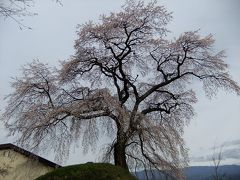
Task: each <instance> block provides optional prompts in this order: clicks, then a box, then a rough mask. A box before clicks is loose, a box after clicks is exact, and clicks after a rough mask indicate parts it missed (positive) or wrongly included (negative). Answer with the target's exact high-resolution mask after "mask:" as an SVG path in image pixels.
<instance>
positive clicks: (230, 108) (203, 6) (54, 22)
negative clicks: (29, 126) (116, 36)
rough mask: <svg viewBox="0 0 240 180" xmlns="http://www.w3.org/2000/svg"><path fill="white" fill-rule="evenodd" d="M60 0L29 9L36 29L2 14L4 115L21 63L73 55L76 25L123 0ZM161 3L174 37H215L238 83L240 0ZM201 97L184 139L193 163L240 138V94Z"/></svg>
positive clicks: (39, 0)
mask: <svg viewBox="0 0 240 180" xmlns="http://www.w3.org/2000/svg"><path fill="white" fill-rule="evenodd" d="M3 1H4V0H3ZM62 3H63V6H60V5H58V4H56V3H54V2H53V1H51V0H36V4H35V7H34V8H32V9H30V10H31V11H33V12H37V13H38V16H34V17H25V18H24V20H23V23H24V24H25V25H27V26H31V27H32V28H33V30H27V29H24V30H19V28H18V25H17V24H16V23H15V22H14V21H12V20H11V19H6V20H4V19H3V18H0V100H1V105H0V113H1V112H2V111H3V110H2V109H3V108H4V106H5V102H4V101H3V97H4V96H5V95H6V94H8V93H9V92H10V91H11V88H10V85H9V82H10V81H11V79H10V77H14V76H16V75H18V74H19V69H20V68H21V66H22V65H24V64H25V63H26V62H31V61H32V59H36V58H38V59H40V61H43V62H48V63H49V64H51V65H56V64H58V61H59V60H65V59H68V58H69V57H70V56H71V55H72V54H73V53H74V49H73V45H74V40H75V39H76V33H75V32H76V25H77V24H82V23H84V22H86V21H88V20H93V21H97V20H98V19H99V15H100V14H103V13H106V14H107V13H109V12H111V11H118V10H119V9H120V7H121V5H122V4H123V3H124V0H118V1H113V0H101V1H99V0H87V1H84V0H62ZM158 4H160V5H164V6H165V7H166V8H167V9H168V10H169V11H172V12H173V21H172V22H171V23H170V24H169V26H168V28H169V29H170V30H171V31H172V33H171V34H170V36H171V37H174V36H175V37H177V36H178V35H179V34H180V33H182V32H184V31H190V30H198V29H200V33H201V34H202V35H207V34H209V33H212V34H213V35H214V37H215V39H216V46H215V48H216V49H217V50H222V49H225V50H226V51H227V58H226V62H227V63H228V64H229V66H230V67H229V71H230V74H231V75H232V77H233V79H234V80H236V81H237V82H238V83H239V84H240V59H239V58H240V41H239V35H240V22H239V17H240V1H239V0H181V1H179V0H158ZM196 87H197V88H198V87H200V86H198V85H197V86H196ZM197 95H198V99H199V101H198V103H197V104H196V105H195V110H196V113H197V115H196V116H195V118H194V119H193V120H192V121H191V123H190V125H189V126H188V127H186V133H185V139H186V143H187V146H188V147H189V149H190V156H191V157H193V158H192V159H193V161H192V164H194V163H195V164H207V165H210V164H209V162H207V161H206V160H204V156H206V157H208V156H209V154H211V153H212V149H211V147H212V146H214V145H216V146H217V145H219V144H222V143H224V142H239V141H238V140H239V139H240V97H237V96H236V95H235V94H231V93H225V92H222V91H220V92H219V93H218V95H217V97H216V98H214V99H212V100H208V99H207V98H206V97H205V96H204V93H203V91H202V90H201V88H198V89H197ZM0 132H1V133H0V143H7V142H9V141H10V142H11V141H12V138H6V136H5V135H6V131H5V130H4V127H3V126H2V125H0ZM228 144H229V143H228ZM231 150H232V151H231ZM75 151H76V152H75V153H72V154H71V155H70V159H69V160H68V161H67V162H66V164H71V163H82V162H85V161H95V160H96V158H95V156H93V155H91V154H88V155H86V156H84V157H83V156H79V155H78V151H79V150H78V149H76V150H75ZM226 151H227V152H237V153H239V154H240V144H239V143H235V144H234V143H232V145H231V146H227V147H226ZM200 153H201V154H200ZM44 156H46V154H45V155H44ZM229 157H235V156H234V155H233V156H229ZM48 158H50V159H52V156H49V157H48ZM224 163H228V164H231V163H238V164H240V157H239V156H238V158H226V159H225V161H224Z"/></svg>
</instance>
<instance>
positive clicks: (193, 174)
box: [137, 165, 240, 180]
mask: <svg viewBox="0 0 240 180" xmlns="http://www.w3.org/2000/svg"><path fill="white" fill-rule="evenodd" d="M184 173H185V176H186V179H187V180H213V175H214V167H213V166H192V167H188V168H185V169H184ZM219 174H220V175H224V178H223V179H222V180H240V166H239V165H225V166H220V167H219ZM137 177H138V179H139V180H144V179H146V178H145V172H144V171H140V172H137ZM148 177H150V178H149V179H150V180H171V177H169V176H167V175H166V173H164V172H159V171H154V172H153V173H151V172H150V171H148Z"/></svg>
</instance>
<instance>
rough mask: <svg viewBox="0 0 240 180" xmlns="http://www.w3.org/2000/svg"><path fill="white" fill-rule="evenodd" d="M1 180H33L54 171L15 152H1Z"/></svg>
mask: <svg viewBox="0 0 240 180" xmlns="http://www.w3.org/2000/svg"><path fill="white" fill-rule="evenodd" d="M0 169H2V170H4V169H5V170H6V171H3V172H2V174H0V180H33V179H35V178H37V177H39V176H40V175H43V174H45V173H47V172H49V171H52V170H54V168H53V167H50V166H47V165H44V164H42V163H40V162H38V161H37V160H36V159H34V158H30V157H27V156H25V155H23V154H21V153H18V152H15V151H13V150H10V149H9V150H0Z"/></svg>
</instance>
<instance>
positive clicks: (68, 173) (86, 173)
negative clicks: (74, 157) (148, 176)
mask: <svg viewBox="0 0 240 180" xmlns="http://www.w3.org/2000/svg"><path fill="white" fill-rule="evenodd" d="M64 179H68V180H78V179H81V180H136V178H135V177H134V176H132V175H131V174H130V173H129V172H128V171H126V170H125V169H123V168H121V167H117V166H114V165H112V164H108V163H86V164H79V165H72V166H66V167H62V168H59V169H56V170H54V171H52V172H50V173H47V174H45V175H43V176H40V177H39V178H37V179H36V180H64Z"/></svg>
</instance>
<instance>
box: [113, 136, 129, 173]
mask: <svg viewBox="0 0 240 180" xmlns="http://www.w3.org/2000/svg"><path fill="white" fill-rule="evenodd" d="M114 164H115V165H116V166H120V167H122V168H124V169H126V170H128V171H129V169H128V166H127V161H126V155H125V141H124V140H122V139H121V138H120V137H119V136H118V137H117V142H116V143H115V144H114Z"/></svg>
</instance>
